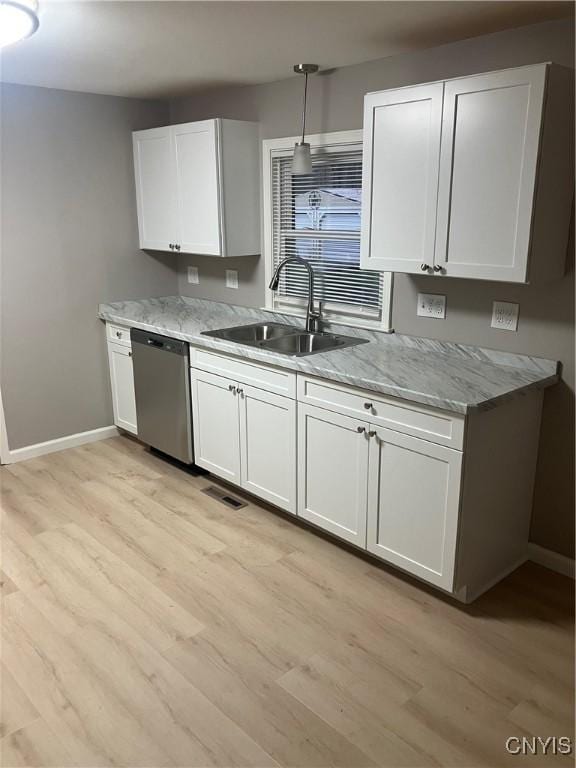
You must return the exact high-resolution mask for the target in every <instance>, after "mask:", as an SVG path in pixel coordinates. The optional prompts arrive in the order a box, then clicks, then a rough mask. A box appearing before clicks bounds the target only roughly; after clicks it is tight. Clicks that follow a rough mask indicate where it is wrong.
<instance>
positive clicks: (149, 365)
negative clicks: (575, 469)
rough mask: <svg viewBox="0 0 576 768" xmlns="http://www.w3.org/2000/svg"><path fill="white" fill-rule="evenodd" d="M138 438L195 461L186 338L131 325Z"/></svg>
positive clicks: (170, 453)
mask: <svg viewBox="0 0 576 768" xmlns="http://www.w3.org/2000/svg"><path fill="white" fill-rule="evenodd" d="M130 338H131V339H132V360H133V363H134V388H135V391H136V417H137V419H138V439H139V440H142V442H143V443H147V444H148V445H150V446H151V447H152V448H157V449H158V450H159V451H162V453H166V454H168V456H172V457H174V458H175V459H179V460H180V461H183V462H185V463H186V464H192V463H193V462H194V451H193V447H192V409H191V407H190V362H189V354H188V344H187V343H186V342H185V341H179V340H178V339H171V338H169V337H168V336H160V334H158V333H150V332H148V331H141V330H139V329H138V328H132V329H131V331H130Z"/></svg>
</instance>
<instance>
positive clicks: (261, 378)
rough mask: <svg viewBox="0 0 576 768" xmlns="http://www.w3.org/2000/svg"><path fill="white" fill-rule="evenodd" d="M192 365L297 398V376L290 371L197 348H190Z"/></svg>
mask: <svg viewBox="0 0 576 768" xmlns="http://www.w3.org/2000/svg"><path fill="white" fill-rule="evenodd" d="M190 365H191V366H192V368H199V369H200V370H202V371H208V372H209V373H216V374H219V375H220V376H226V377H227V378H229V379H234V380H235V381H241V382H242V383H243V384H248V385H250V386H252V387H259V388H260V389H265V390H267V391H268V392H275V393H276V394H278V395H284V397H291V398H292V399H293V400H294V399H295V398H296V374H295V373H292V372H290V371H283V370H281V369H279V368H273V367H272V366H269V365H262V364H261V363H254V362H252V361H250V360H244V359H239V358H237V357H233V356H232V355H221V354H218V353H217V352H212V351H209V350H206V349H199V348H197V347H190Z"/></svg>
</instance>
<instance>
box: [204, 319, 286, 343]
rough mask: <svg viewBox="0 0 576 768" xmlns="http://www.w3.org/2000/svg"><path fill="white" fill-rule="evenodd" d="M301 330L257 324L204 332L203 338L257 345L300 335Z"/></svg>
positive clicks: (279, 324)
mask: <svg viewBox="0 0 576 768" xmlns="http://www.w3.org/2000/svg"><path fill="white" fill-rule="evenodd" d="M299 331H300V329H299V328H294V326H292V325H282V324H281V323H256V324H254V325H237V326H235V327H234V328H222V329H220V330H218V331H202V335H203V336H213V337H214V338H216V339H224V340H225V341H235V342H238V343H239V344H249V345H252V344H256V345H258V346H260V342H262V341H268V340H269V339H277V338H278V337H280V336H286V335H287V334H290V333H299Z"/></svg>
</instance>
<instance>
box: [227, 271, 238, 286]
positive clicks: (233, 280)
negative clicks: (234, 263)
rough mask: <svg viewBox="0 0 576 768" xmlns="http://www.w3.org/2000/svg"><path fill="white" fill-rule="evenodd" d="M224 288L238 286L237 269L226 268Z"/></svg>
mask: <svg viewBox="0 0 576 768" xmlns="http://www.w3.org/2000/svg"><path fill="white" fill-rule="evenodd" d="M226 288H238V270H237V269H227V270H226Z"/></svg>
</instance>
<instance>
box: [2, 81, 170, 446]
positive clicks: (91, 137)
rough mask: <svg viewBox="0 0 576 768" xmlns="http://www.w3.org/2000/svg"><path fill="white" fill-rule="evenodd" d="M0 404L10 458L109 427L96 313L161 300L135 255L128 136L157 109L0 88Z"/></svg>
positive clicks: (163, 267)
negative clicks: (124, 302) (118, 304)
mask: <svg viewBox="0 0 576 768" xmlns="http://www.w3.org/2000/svg"><path fill="white" fill-rule="evenodd" d="M0 94H1V102H0V105H1V109H2V114H1V118H2V137H1V177H0V178H1V184H2V209H1V220H2V232H1V240H0V243H1V293H0V299H1V341H2V372H1V374H2V378H1V384H2V395H3V400H4V410H5V416H6V426H7V432H8V441H9V446H10V448H11V449H15V448H19V447H22V446H25V445H30V444H33V443H38V442H42V441H44V440H51V439H54V438H57V437H61V436H64V435H69V434H74V433H76V432H83V431H85V430H89V429H95V428H97V427H104V426H108V425H110V424H112V403H111V396H110V384H109V376H108V363H107V359H106V348H105V342H104V331H103V327H102V323H101V322H100V321H99V320H98V319H97V317H96V311H97V307H98V303H99V302H101V301H111V300H114V299H126V298H137V297H144V296H154V295H156V296H157V295H163V294H164V295H165V294H173V293H175V292H176V286H177V280H176V272H175V271H174V268H173V259H171V258H170V257H168V256H166V257H154V256H151V255H148V254H146V253H143V252H142V251H140V250H139V249H138V233H137V220H136V210H135V195H134V175H133V164H132V139H131V131H132V130H136V129H139V128H148V127H151V126H156V125H161V124H163V123H164V124H166V122H168V111H167V106H166V105H165V104H161V103H159V102H150V101H139V100H135V99H122V98H117V97H108V96H94V95H88V94H82V93H73V92H67V91H57V90H49V89H45V88H32V87H26V86H14V85H4V86H2V90H1V92H0Z"/></svg>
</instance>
